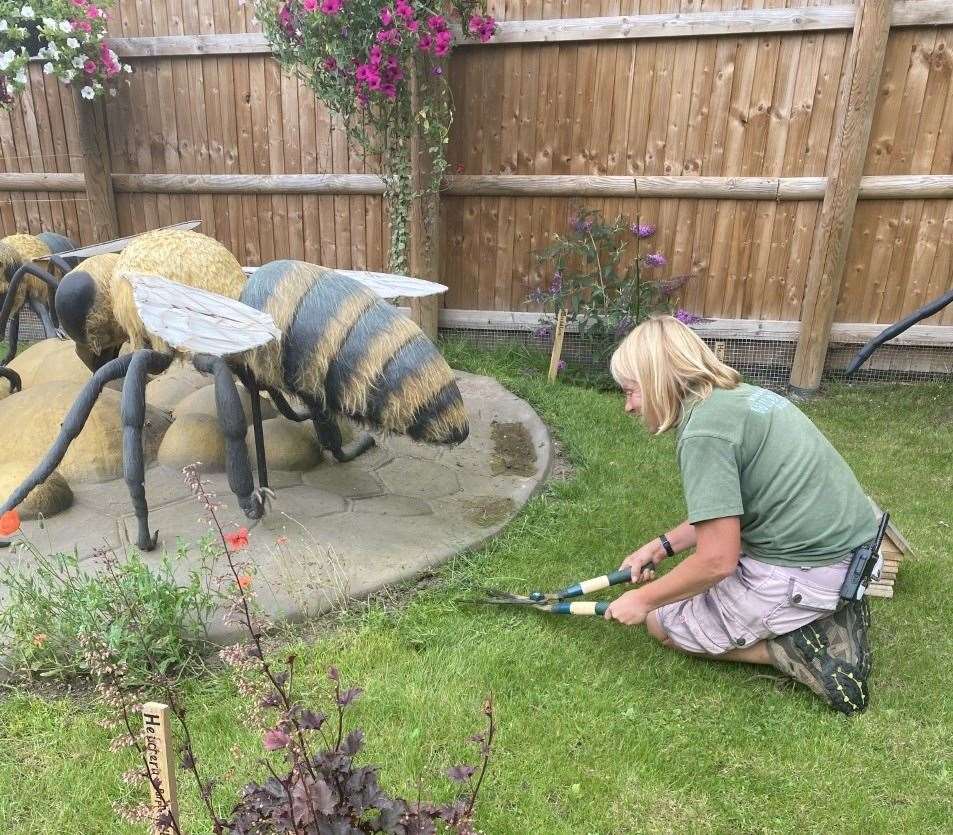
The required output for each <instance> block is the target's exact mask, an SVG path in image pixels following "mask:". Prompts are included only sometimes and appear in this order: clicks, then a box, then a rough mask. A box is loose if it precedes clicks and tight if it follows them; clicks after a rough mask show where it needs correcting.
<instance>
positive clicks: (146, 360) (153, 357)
mask: <svg viewBox="0 0 953 835" xmlns="http://www.w3.org/2000/svg"><path fill="white" fill-rule="evenodd" d="M171 363H172V357H171V355H169V354H160V353H159V352H158V351H150V350H148V349H146V350H141V351H136V352H134V353H133V354H132V361H131V362H130V363H129V369H128V371H127V372H126V380H125V382H124V383H123V385H122V470H123V477H124V478H125V480H126V486H127V487H128V488H129V495H130V497H131V498H132V506H133V508H134V509H135V511H136V522H137V523H138V526H139V531H138V536H137V538H136V545H138V546H139V547H140V548H141V549H142V550H143V551H152V550H154V549H155V547H156V542H157V541H158V538H159V532H158V531H156V532H155V534H152V535H150V534H149V504H148V502H146V488H145V479H146V465H145V460H144V457H143V454H142V427H143V425H144V424H145V421H146V383H148V382H149V375H150V374H161V373H162V372H163V371H165V370H166V369H167V368H168V367H169V365H170V364H171Z"/></svg>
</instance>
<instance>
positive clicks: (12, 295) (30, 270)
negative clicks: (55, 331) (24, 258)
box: [0, 264, 58, 333]
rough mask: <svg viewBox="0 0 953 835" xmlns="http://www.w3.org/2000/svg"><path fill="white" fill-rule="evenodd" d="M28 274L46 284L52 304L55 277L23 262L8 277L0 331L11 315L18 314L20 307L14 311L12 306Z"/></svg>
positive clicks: (0, 315) (55, 283) (1, 311)
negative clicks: (8, 283)
mask: <svg viewBox="0 0 953 835" xmlns="http://www.w3.org/2000/svg"><path fill="white" fill-rule="evenodd" d="M29 275H32V276H35V277H36V278H39V279H40V280H41V281H42V282H43V283H44V284H46V286H47V287H49V288H50V302H51V304H52V300H53V297H54V295H55V294H56V288H57V284H58V282H57V281H56V279H55V278H54V277H53V276H52V275H50V274H49V273H48V272H47V271H46V270H41V269H40V268H39V267H37V266H35V265H34V264H24V265H23V266H21V267H20V268H19V269H18V270H17V271H16V272H15V273H14V274H13V275H12V276H11V278H10V287H9V289H8V290H7V297H6V299H4V302H3V308H2V309H0V333H3V332H4V330H6V327H7V321H8V319H9V318H10V316H11V315H13V316H19V315H20V308H17V310H16V313H14V311H13V307H14V305H15V304H16V297H17V290H18V289H19V287H20V284H21V282H23V281H26V278H27V276H29ZM21 307H22V303H21Z"/></svg>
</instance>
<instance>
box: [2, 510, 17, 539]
mask: <svg viewBox="0 0 953 835" xmlns="http://www.w3.org/2000/svg"><path fill="white" fill-rule="evenodd" d="M18 530H20V514H19V513H17V512H16V511H15V510H8V511H7V512H6V513H4V514H3V516H0V536H10V534H12V533H16V532H17V531H18Z"/></svg>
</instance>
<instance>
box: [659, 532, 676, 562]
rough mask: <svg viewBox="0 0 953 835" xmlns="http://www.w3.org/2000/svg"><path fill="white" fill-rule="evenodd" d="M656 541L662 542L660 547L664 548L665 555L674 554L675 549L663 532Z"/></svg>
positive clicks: (672, 555) (671, 555)
mask: <svg viewBox="0 0 953 835" xmlns="http://www.w3.org/2000/svg"><path fill="white" fill-rule="evenodd" d="M658 541H659V542H661V543H662V547H663V548H664V549H665V554H666V556H669V557H674V556H675V549H674V548H673V547H672V543H671V542H669V541H668V537H667V536H666V535H665V534H664V533H663V534H662V535H661V536H659V538H658Z"/></svg>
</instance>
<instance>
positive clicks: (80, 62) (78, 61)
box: [73, 55, 86, 70]
mask: <svg viewBox="0 0 953 835" xmlns="http://www.w3.org/2000/svg"><path fill="white" fill-rule="evenodd" d="M85 63H86V59H85V58H82V57H80V56H79V55H77V56H76V57H75V58H74V59H73V66H74V67H76V69H78V70H81V69H82V68H83V64H85Z"/></svg>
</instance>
